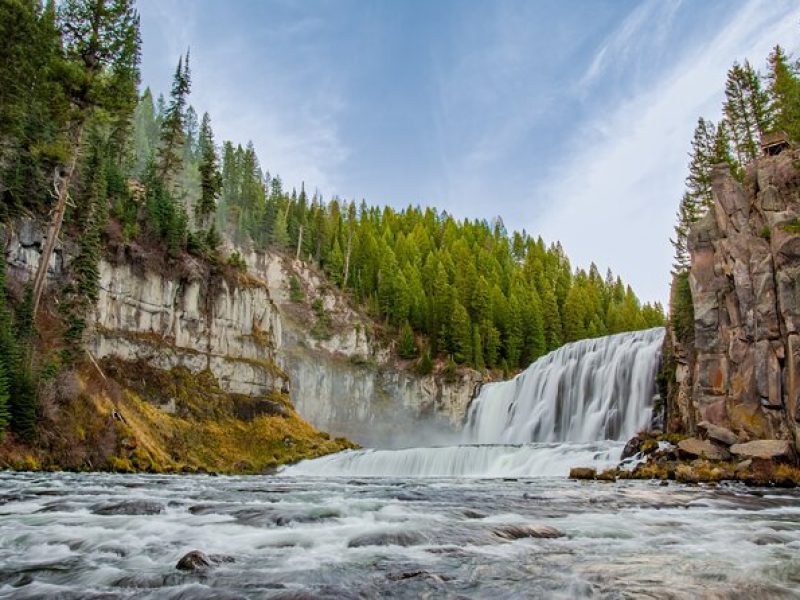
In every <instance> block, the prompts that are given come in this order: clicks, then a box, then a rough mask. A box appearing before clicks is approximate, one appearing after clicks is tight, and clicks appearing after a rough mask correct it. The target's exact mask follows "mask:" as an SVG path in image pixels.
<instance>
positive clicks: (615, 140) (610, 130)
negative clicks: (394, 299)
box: [138, 0, 800, 302]
mask: <svg viewBox="0 0 800 600" xmlns="http://www.w3.org/2000/svg"><path fill="white" fill-rule="evenodd" d="M138 9H139V12H140V14H141V18H142V38H143V52H142V80H143V84H144V85H149V86H150V87H151V88H152V89H153V91H154V92H155V93H159V92H163V93H167V92H168V90H169V86H170V81H171V78H172V74H173V73H174V70H175V66H176V64H177V60H178V57H179V56H180V55H181V54H182V53H184V52H185V51H186V50H187V48H190V49H191V69H192V95H191V99H190V101H191V103H192V105H193V106H194V107H195V109H196V110H197V111H198V113H200V114H202V113H203V112H204V111H208V112H209V114H210V115H211V120H212V125H213V127H214V132H215V135H216V138H217V141H218V142H220V141H221V140H228V139H229V140H232V141H234V142H235V143H242V144H245V143H247V142H248V141H251V140H252V142H253V143H254V145H255V147H256V151H257V153H258V156H259V159H260V162H261V164H262V167H263V168H264V169H265V170H268V171H269V172H270V173H272V174H273V175H275V174H277V175H280V176H281V178H282V179H283V181H284V185H285V186H288V187H292V186H294V187H298V188H299V186H300V184H301V183H304V184H305V186H306V189H307V190H309V191H312V190H318V191H319V192H320V193H322V194H323V195H324V197H325V198H326V199H329V198H331V197H333V196H338V197H340V198H342V199H345V200H356V201H360V200H361V199H366V200H367V202H368V203H370V204H377V205H384V204H390V205H392V206H394V207H397V208H403V207H405V206H408V205H409V204H413V205H417V204H419V205H422V206H435V207H437V208H438V209H440V210H446V211H447V212H449V213H451V214H452V215H454V216H455V217H457V218H459V219H462V218H469V219H475V218H479V219H487V220H491V219H493V218H494V217H496V216H500V217H501V218H502V219H503V222H504V223H505V226H506V228H507V229H508V230H509V231H513V230H522V229H524V230H526V231H527V232H528V233H530V234H532V235H534V236H538V235H541V236H542V237H543V238H544V239H545V241H546V242H548V243H550V242H554V241H560V242H561V243H562V245H563V246H564V249H565V251H566V253H567V255H568V256H569V258H570V260H571V261H572V264H573V266H576V267H578V266H579V267H584V268H585V267H588V266H589V264H590V263H591V262H594V263H595V264H596V265H597V266H598V267H599V268H600V269H601V271H603V272H604V271H605V269H606V268H609V267H610V268H611V269H612V270H613V271H614V273H615V274H619V275H621V276H622V278H623V279H624V280H625V281H626V282H628V283H630V284H631V285H632V286H633V288H634V290H635V291H636V292H637V294H638V295H639V296H640V298H642V299H643V300H658V301H661V302H666V299H667V297H668V288H669V280H670V265H671V262H672V248H671V246H670V243H669V238H670V236H671V235H672V227H673V225H674V220H675V211H676V209H677V205H678V200H679V199H680V196H681V194H682V190H683V186H684V179H685V176H686V163H687V160H688V157H687V153H688V151H689V141H690V139H691V135H692V131H693V129H694V126H695V124H696V122H697V118H698V117H700V116H703V117H705V118H710V119H712V120H717V119H718V118H719V117H720V112H721V110H720V106H721V102H722V95H723V89H724V82H725V74H726V71H727V69H728V68H729V67H730V66H731V64H732V63H733V62H734V61H735V60H738V61H742V60H744V59H749V60H750V61H751V62H752V63H753V64H754V65H755V66H756V67H758V68H761V69H763V68H764V66H765V64H766V57H767V55H768V54H769V51H770V49H771V48H772V47H773V46H774V45H775V44H776V43H780V44H781V45H782V46H784V47H785V48H788V49H789V50H790V51H792V52H796V51H798V50H800V3H798V2H797V1H796V0H738V1H737V0H649V1H648V0H643V1H641V2H639V1H632V0H571V1H570V2H562V1H561V0H524V1H523V0H519V1H518V0H497V1H494V2H486V1H483V0H435V1H432V0H402V1H401V0H303V1H293V0H139V1H138Z"/></svg>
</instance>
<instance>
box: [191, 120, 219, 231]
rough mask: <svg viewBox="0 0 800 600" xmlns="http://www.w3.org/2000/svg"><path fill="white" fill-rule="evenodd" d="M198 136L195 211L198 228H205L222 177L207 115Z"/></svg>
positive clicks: (214, 204)
mask: <svg viewBox="0 0 800 600" xmlns="http://www.w3.org/2000/svg"><path fill="white" fill-rule="evenodd" d="M199 135H200V137H199V141H198V147H199V153H200V201H199V202H198V203H197V206H196V207H195V211H196V214H197V220H198V222H199V224H200V227H202V228H205V227H207V225H208V221H209V219H210V218H211V216H212V215H213V214H214V211H215V210H216V208H217V198H218V197H219V194H220V191H221V190H222V176H221V175H220V172H219V161H218V159H217V149H216V148H215V147H214V134H213V132H212V130H211V117H209V115H208V113H204V114H203V120H202V123H201V125H200V134H199Z"/></svg>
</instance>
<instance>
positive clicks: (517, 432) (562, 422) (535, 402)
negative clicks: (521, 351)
mask: <svg viewBox="0 0 800 600" xmlns="http://www.w3.org/2000/svg"><path fill="white" fill-rule="evenodd" d="M663 339H664V329H663V328H660V327H659V328H655V329H648V330H645V331H634V332H631V333H620V334H617V335H609V336H606V337H601V338H595V339H590V340H581V341H579V342H574V343H572V344H567V345H565V346H562V347H561V348H559V349H558V350H555V351H553V352H551V353H550V354H548V355H546V356H543V357H542V358H540V359H539V360H537V361H536V362H534V363H533V364H531V366H529V367H528V368H527V369H526V370H525V371H523V372H522V373H520V374H519V375H517V376H516V377H514V378H513V379H511V380H509V381H503V382H499V383H490V384H487V385H485V386H483V388H482V389H481V392H480V395H479V396H478V397H477V398H476V399H475V401H474V402H473V403H472V406H471V407H470V411H469V415H468V418H467V426H466V427H465V429H464V436H463V441H464V443H468V444H525V443H529V442H594V441H599V440H626V439H628V438H630V437H631V436H633V435H635V434H636V433H637V432H638V431H640V430H641V429H643V428H644V427H646V426H647V424H648V423H649V421H650V418H651V416H652V409H653V406H652V405H653V395H654V393H655V378H656V372H657V371H658V363H659V360H660V356H661V343H662V341H663Z"/></svg>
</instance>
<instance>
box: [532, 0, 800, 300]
mask: <svg viewBox="0 0 800 600" xmlns="http://www.w3.org/2000/svg"><path fill="white" fill-rule="evenodd" d="M643 15H645V16H643ZM655 15H657V12H642V13H638V11H637V14H636V16H635V17H631V18H630V19H629V20H628V22H629V23H634V24H635V26H633V25H630V26H628V27H626V26H623V28H622V29H621V30H620V33H618V34H617V36H616V37H613V38H612V41H611V42H610V43H608V44H605V45H604V46H602V47H601V49H600V50H599V52H601V53H603V58H602V59H601V61H600V63H598V65H594V64H593V65H591V66H590V67H589V68H588V71H587V75H590V76H592V77H594V76H598V75H599V73H600V72H601V71H602V69H603V66H602V64H605V63H606V62H610V61H624V60H625V56H624V55H625V52H626V50H625V46H627V45H632V46H637V45H640V44H642V43H645V41H646V42H648V43H651V42H654V43H656V44H664V43H666V42H665V39H666V38H664V39H662V40H661V41H659V40H658V39H655V40H652V39H651V38H648V37H647V36H648V35H649V33H648V30H649V26H648V23H649V22H650V21H652V19H653V18H654V16H655ZM798 20H800V7H798V5H797V3H796V2H793V1H790V0H780V1H775V0H771V1H770V0H752V1H750V2H748V3H746V4H743V5H740V6H739V9H738V10H737V11H736V12H735V13H734V14H733V15H732V17H731V18H729V20H728V21H727V22H723V23H721V24H720V26H721V28H720V29H718V30H717V31H716V32H715V33H714V34H713V35H711V36H709V38H708V39H707V40H706V41H701V42H699V43H697V45H696V46H695V47H693V48H691V49H687V50H685V51H684V52H683V53H682V54H681V56H682V58H681V59H680V60H679V62H678V63H677V64H675V65H673V66H672V67H671V68H670V69H668V70H666V71H664V72H663V75H662V76H661V77H659V78H657V79H656V80H655V81H654V82H653V83H652V84H651V85H650V86H649V87H648V88H646V89H644V90H642V91H640V92H639V93H637V94H636V95H635V96H633V97H631V98H629V99H627V100H625V101H623V102H622V103H620V104H619V105H618V106H616V107H614V108H613V109H612V110H608V111H606V110H603V107H600V108H601V110H600V111H599V112H598V113H596V114H595V115H594V116H593V118H591V119H589V120H588V121H587V122H585V123H583V124H581V125H580V126H579V127H577V128H576V129H575V131H574V132H573V134H572V144H571V148H572V152H571V153H570V154H568V155H566V156H564V158H563V160H562V161H560V162H559V163H557V164H556V165H555V166H554V168H553V169H552V171H551V175H550V176H549V177H548V178H547V181H546V182H545V183H543V184H541V185H540V186H538V189H536V190H535V191H534V192H533V197H538V198H544V199H546V201H547V202H546V204H547V206H549V207H550V209H549V212H548V214H546V215H545V216H544V218H542V219H539V220H534V218H533V217H531V218H530V222H531V223H530V224H531V225H532V226H534V227H535V228H536V229H538V230H540V231H542V232H543V234H544V235H545V236H546V237H547V238H549V239H560V240H561V241H562V242H563V243H564V246H565V248H566V250H567V253H568V254H569V256H571V257H572V258H573V259H576V262H578V263H581V264H587V263H588V262H589V261H592V260H593V261H595V262H596V263H597V264H598V265H599V266H600V267H601V268H604V267H605V266H608V265H613V266H614V268H615V270H617V271H618V272H619V273H621V274H622V276H623V278H625V279H627V280H628V281H630V282H632V283H633V284H634V287H636V289H637V291H638V292H640V293H641V294H642V295H643V296H645V297H649V298H654V299H661V300H665V299H666V296H667V286H668V282H669V281H668V280H669V270H670V264H671V254H672V252H671V247H670V245H669V242H668V239H669V237H670V235H671V233H672V225H673V221H674V213H675V209H676V207H677V202H678V199H679V197H680V194H681V190H682V187H683V179H684V177H685V163H686V153H687V151H688V147H689V143H688V142H689V138H690V136H691V131H692V128H693V127H694V124H695V123H696V120H697V117H698V116H700V115H704V116H707V117H710V118H714V119H715V118H717V117H718V116H719V106H720V102H721V96H722V90H723V85H724V79H725V73H726V71H727V69H728V68H729V66H730V65H731V63H732V62H733V61H734V60H736V59H739V60H741V59H743V58H746V57H749V58H750V60H751V61H752V62H753V63H754V64H762V62H763V61H764V59H765V58H766V56H767V54H768V53H769V50H770V48H771V46H773V45H774V44H775V43H779V42H780V43H781V44H783V45H785V46H787V47H789V48H793V46H796V45H797V42H796V40H797V37H798V36H797V35H796V34H797V24H798ZM621 40H624V43H622V42H621ZM595 62H597V60H595ZM590 79H591V77H590Z"/></svg>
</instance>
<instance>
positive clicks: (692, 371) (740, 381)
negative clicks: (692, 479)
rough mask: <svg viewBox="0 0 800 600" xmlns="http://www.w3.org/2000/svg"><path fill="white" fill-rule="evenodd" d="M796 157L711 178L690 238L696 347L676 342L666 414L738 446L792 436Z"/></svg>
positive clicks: (797, 294) (799, 260)
mask: <svg viewBox="0 0 800 600" xmlns="http://www.w3.org/2000/svg"><path fill="white" fill-rule="evenodd" d="M798 158H799V155H798V153H797V151H785V152H784V153H782V154H781V155H779V156H776V157H769V158H763V159H760V160H758V161H756V162H754V163H752V164H751V165H749V166H748V168H747V170H746V173H745V176H744V180H743V183H740V182H739V181H737V180H736V179H735V178H734V177H733V176H731V174H730V172H729V170H728V168H727V167H726V166H719V167H717V168H715V170H714V173H713V195H714V206H713V208H712V210H710V211H709V212H708V214H707V215H706V216H705V217H704V218H703V219H701V220H700V221H699V222H697V223H696V224H695V225H694V226H693V227H692V230H691V232H690V236H689V250H690V253H691V270H690V273H689V283H690V287H691V292H692V303H693V305H694V341H693V343H685V344H681V343H678V342H677V341H676V340H675V337H674V334H673V336H671V340H672V342H673V344H674V348H673V349H672V350H673V352H672V354H673V355H674V356H675V357H676V358H677V368H676V377H675V379H676V382H675V383H676V389H675V390H674V393H673V394H671V403H672V406H671V407H670V410H671V412H672V414H673V416H674V417H676V419H677V421H678V422H679V423H680V425H679V427H680V428H682V429H684V430H685V431H687V432H691V433H694V431H695V429H696V427H697V424H698V423H701V422H706V423H711V424H713V425H717V426H721V427H725V428H727V429H730V430H731V431H733V432H735V433H736V435H738V436H739V438H740V439H742V440H745V441H746V440H754V439H785V440H789V441H791V442H792V443H795V444H796V443H797V440H798V434H799V433H800V429H799V427H800V168H798Z"/></svg>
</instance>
